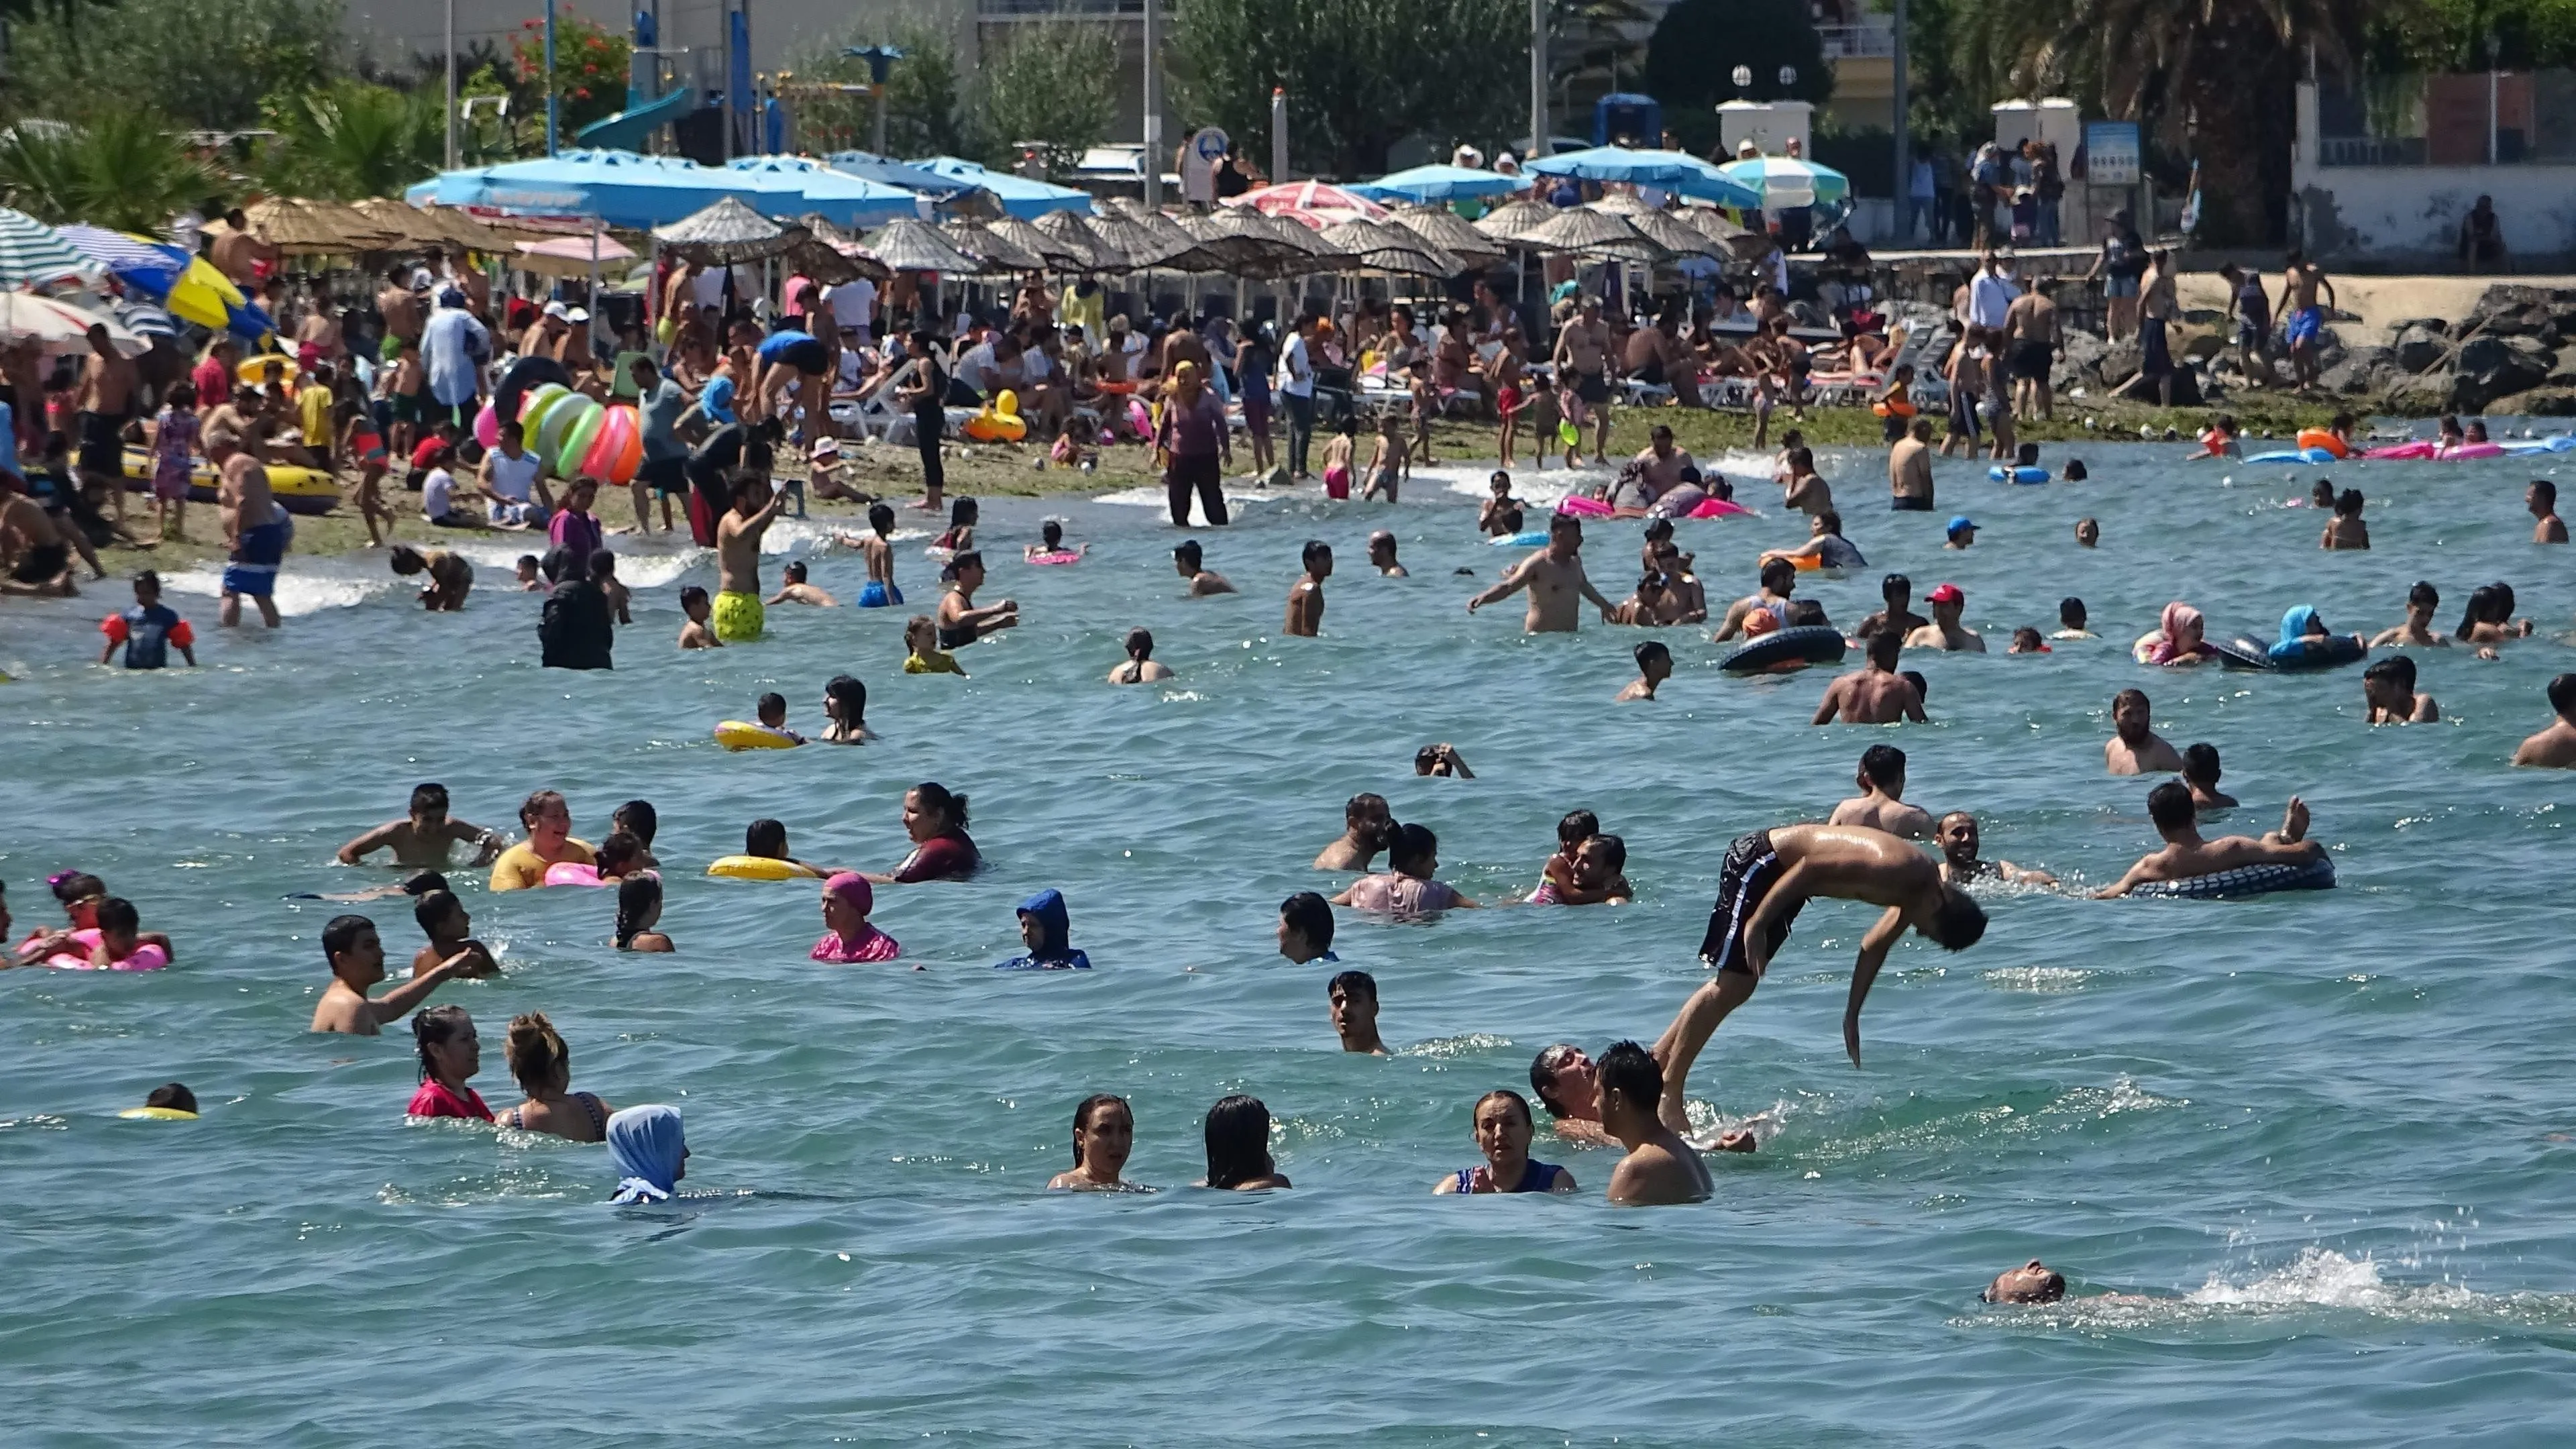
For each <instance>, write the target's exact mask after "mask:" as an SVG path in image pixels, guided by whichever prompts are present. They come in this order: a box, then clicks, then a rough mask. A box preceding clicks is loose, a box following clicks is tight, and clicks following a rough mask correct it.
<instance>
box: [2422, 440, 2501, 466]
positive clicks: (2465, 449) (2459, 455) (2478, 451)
mask: <svg viewBox="0 0 2576 1449" xmlns="http://www.w3.org/2000/svg"><path fill="white" fill-rule="evenodd" d="M2433 456H2434V457H2436V458H2441V459H2444V460H2446V461H2449V462H2458V463H2465V462H2467V461H2469V460H2470V459H2472V458H2501V457H2503V456H2504V444H2502V443H2462V444H2461V445H2460V446H2458V447H2456V448H2453V449H2451V450H2450V451H2448V452H2443V451H2441V450H2439V449H2436V450H2435V451H2434V453H2433Z"/></svg>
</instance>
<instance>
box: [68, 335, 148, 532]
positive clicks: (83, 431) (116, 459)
mask: <svg viewBox="0 0 2576 1449" xmlns="http://www.w3.org/2000/svg"><path fill="white" fill-rule="evenodd" d="M142 381H143V379H142V374H141V373H139V372H137V371H136V370H135V367H134V364H133V363H132V362H131V361H129V360H127V359H126V358H123V357H120V356H118V355H117V351H116V346H115V344H114V343H112V342H110V341H108V338H107V328H105V327H104V326H101V325H99V324H98V323H95V322H93V323H91V324H90V328H89V356H87V357H85V358H82V359H81V371H80V395H79V404H78V406H79V408H80V420H79V428H80V439H79V443H80V454H79V466H80V481H81V482H82V483H83V484H84V485H87V484H91V483H96V484H98V485H99V486H101V487H103V488H105V489H107V492H108V498H109V499H110V501H112V502H113V503H114V504H115V506H116V521H117V522H119V523H123V522H124V521H125V421H126V418H127V417H128V416H129V415H131V414H132V413H133V411H134V393H135V390H136V389H137V388H138V387H140V386H142Z"/></svg>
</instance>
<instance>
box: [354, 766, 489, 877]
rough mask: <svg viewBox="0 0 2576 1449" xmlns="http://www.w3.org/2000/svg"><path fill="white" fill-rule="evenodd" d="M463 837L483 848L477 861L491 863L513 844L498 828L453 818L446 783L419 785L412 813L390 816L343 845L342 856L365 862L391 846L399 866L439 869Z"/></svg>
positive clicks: (359, 863)
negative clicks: (380, 823)
mask: <svg viewBox="0 0 2576 1449" xmlns="http://www.w3.org/2000/svg"><path fill="white" fill-rule="evenodd" d="M460 840H464V841H471V842H473V844H474V846H475V848H476V849H477V850H478V851H479V852H480V854H478V855H476V856H475V857H474V863H475V864H476V865H490V864H491V863H492V862H493V861H494V860H496V859H498V858H499V857H500V854H501V852H502V851H504V850H506V849H508V848H509V845H510V842H509V840H508V838H506V837H505V836H503V835H502V834H501V833H500V832H499V831H497V830H487V829H485V828H483V827H482V826H480V825H476V824H473V823H471V822H469V821H464V820H457V819H453V818H451V817H450V816H449V815H448V813H447V787H446V786H445V785H435V784H432V785H415V786H413V787H412V792H411V813H410V814H408V815H406V816H404V817H403V818H402V819H400V820H388V821H386V822H385V823H384V824H382V825H379V826H377V827H376V828H375V829H373V830H370V831H368V832H367V833H366V834H364V835H361V836H359V837H358V838H357V839H355V840H352V841H350V842H349V843H348V844H346V845H344V846H341V847H340V853H339V857H338V858H339V861H340V863H341V864H342V865H363V864H365V863H366V858H367V857H368V856H370V855H373V854H374V853H375V852H377V851H379V850H390V851H392V852H393V853H394V864H395V865H397V866H402V867H405V868H408V869H421V868H424V867H425V868H429V869H437V868H440V867H443V866H445V865H446V864H447V863H448V859H447V857H448V850H449V848H450V847H451V846H453V845H455V844H456V842H458V841H460Z"/></svg>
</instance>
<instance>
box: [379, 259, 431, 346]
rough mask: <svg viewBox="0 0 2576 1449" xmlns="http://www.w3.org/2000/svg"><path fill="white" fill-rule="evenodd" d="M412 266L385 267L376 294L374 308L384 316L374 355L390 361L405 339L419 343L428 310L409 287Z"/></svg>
mask: <svg viewBox="0 0 2576 1449" xmlns="http://www.w3.org/2000/svg"><path fill="white" fill-rule="evenodd" d="M410 278H411V268H410V267H409V266H407V265H405V264H403V263H400V262H397V263H395V264H394V265H393V266H390V267H387V268H386V269H385V285H384V286H383V288H382V289H380V290H379V291H378V292H377V293H376V311H377V312H379V313H381V314H383V316H384V319H385V337H384V341H383V342H382V343H381V344H380V345H379V347H378V350H377V356H378V358H379V359H380V360H382V361H385V362H391V361H393V360H394V358H395V357H396V356H397V355H398V354H399V353H400V352H401V350H402V344H403V343H405V342H409V343H412V344H414V345H418V344H419V342H420V329H421V324H422V323H424V322H426V321H427V320H428V311H427V309H425V308H424V307H422V306H421V303H420V294H419V293H417V292H414V291H413V290H412V289H411V281H410Z"/></svg>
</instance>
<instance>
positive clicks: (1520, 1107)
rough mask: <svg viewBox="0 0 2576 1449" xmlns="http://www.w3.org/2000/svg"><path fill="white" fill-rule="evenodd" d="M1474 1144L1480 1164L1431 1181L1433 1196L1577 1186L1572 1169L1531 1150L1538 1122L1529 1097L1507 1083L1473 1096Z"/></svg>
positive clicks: (1566, 1189) (1559, 1189)
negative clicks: (1482, 1157) (1536, 1156)
mask: <svg viewBox="0 0 2576 1449" xmlns="http://www.w3.org/2000/svg"><path fill="white" fill-rule="evenodd" d="M1474 1121H1475V1137H1476V1146H1477V1147H1478V1148H1480V1149H1481V1150H1482V1151H1483V1152H1484V1154H1485V1161H1484V1164H1483V1165H1482V1166H1478V1167H1462V1168H1459V1169H1458V1170H1457V1171H1456V1172H1453V1173H1450V1174H1449V1175H1447V1176H1446V1177H1443V1178H1441V1179H1440V1181H1439V1182H1437V1183H1435V1184H1433V1186H1432V1188H1431V1191H1432V1195H1433V1196H1435V1197H1437V1196H1445V1195H1448V1194H1451V1193H1489V1192H1552V1193H1570V1192H1574V1191H1576V1190H1577V1189H1576V1187H1575V1182H1574V1174H1573V1173H1570V1172H1568V1171H1566V1170H1565V1169H1564V1168H1562V1167H1559V1166H1557V1165H1556V1164H1555V1163H1552V1162H1540V1161H1537V1160H1535V1159H1533V1158H1532V1157H1531V1156H1530V1155H1529V1150H1530V1138H1531V1137H1532V1136H1533V1135H1535V1134H1536V1131H1537V1124H1536V1123H1535V1122H1534V1121H1533V1120H1532V1119H1531V1117H1530V1104H1529V1099H1528V1098H1525V1097H1523V1096H1522V1095H1521V1094H1520V1093H1518V1092H1515V1091H1512V1090H1510V1089H1509V1088H1497V1089H1495V1090H1493V1091H1491V1092H1487V1093H1486V1094H1485V1095H1483V1096H1481V1097H1478V1098H1477V1099H1476V1110H1475V1115H1474Z"/></svg>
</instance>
